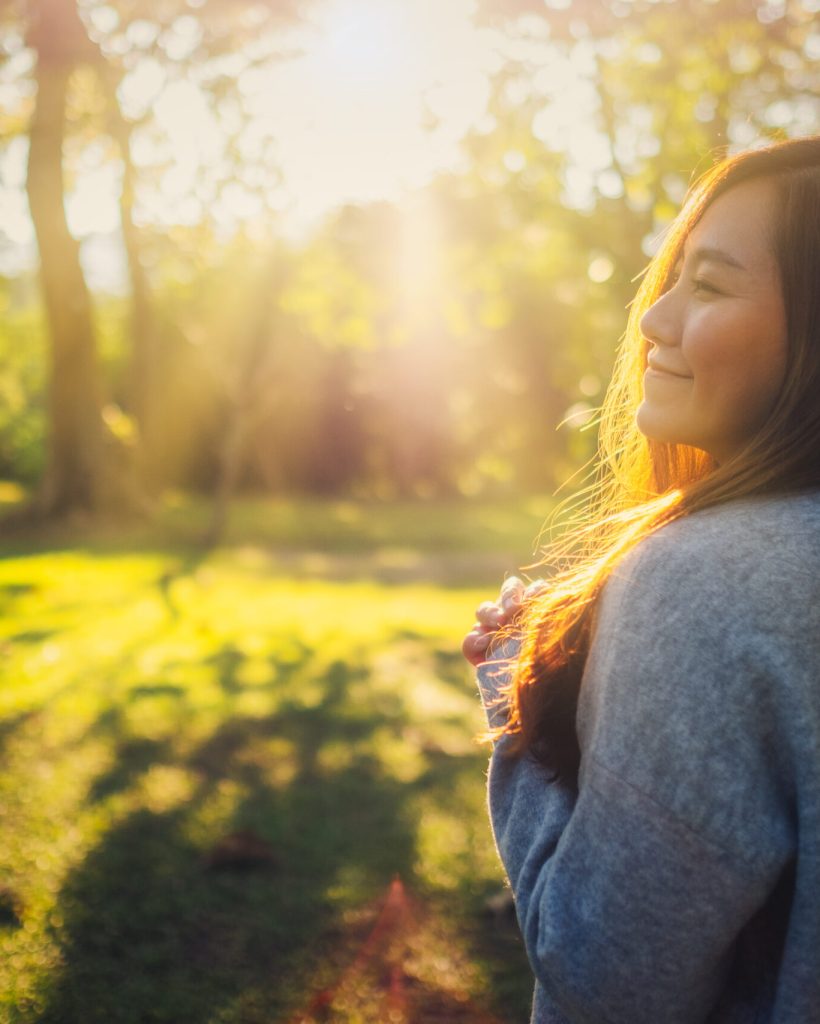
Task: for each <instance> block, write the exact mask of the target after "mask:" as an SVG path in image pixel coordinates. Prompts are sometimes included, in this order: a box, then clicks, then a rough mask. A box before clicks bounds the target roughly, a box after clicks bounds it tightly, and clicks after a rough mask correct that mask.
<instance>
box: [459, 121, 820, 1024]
mask: <svg viewBox="0 0 820 1024" xmlns="http://www.w3.org/2000/svg"><path fill="white" fill-rule="evenodd" d="M601 450H602V459H601V471H600V473H599V475H598V481H599V482H598V484H597V485H596V489H595V493H594V494H593V495H592V497H591V501H590V505H589V508H590V510H591V511H590V513H589V517H588V520H587V523H586V525H584V526H582V527H579V528H578V529H577V530H576V531H575V533H574V534H573V536H572V537H571V538H570V540H569V542H568V543H566V544H565V545H564V547H563V548H562V549H561V551H558V552H557V556H556V552H552V561H553V563H556V562H557V564H553V565H552V566H551V569H552V570H553V572H552V574H551V576H550V579H549V583H548V585H546V586H543V587H542V588H541V589H540V590H539V591H538V592H537V593H534V594H531V595H529V596H527V595H524V596H523V598H522V594H521V585H520V584H519V583H518V581H515V580H513V581H508V584H507V585H506V586H505V589H504V590H503V591H502V595H501V600H500V601H499V602H498V603H497V604H491V603H487V604H485V605H483V606H482V607H481V609H479V622H477V623H476V625H475V626H474V627H473V630H472V631H471V632H470V633H469V634H468V636H467V637H466V639H465V641H464V653H465V655H466V656H467V657H468V659H469V660H470V661H471V662H472V663H473V664H475V665H478V666H479V670H478V680H479V686H480V689H481V693H482V697H483V700H484V703H485V707H486V709H487V713H488V719H489V723H490V727H491V732H490V736H491V737H492V739H493V740H494V749H493V753H492V757H491V762H490V773H489V807H490V816H491V821H492V826H493V831H494V835H495V840H496V845H497V848H498V852H499V855H500V857H501V859H502V862H503V864H504V867H505V870H506V873H507V876H508V878H509V882H510V885H511V887H512V890H513V895H514V897H515V903H516V911H517V914H518V919H519V923H520V926H521V930H522V934H523V937H524V942H525V947H526V950H527V954H528V956H529V959H530V963H531V966H532V969H533V972H534V974H535V977H536V985H535V997H534V1005H533V1017H532V1020H533V1021H535V1022H538V1024H542V1022H565V1021H572V1022H575V1021H583V1022H596V1024H597V1022H609V1024H643V1022H646V1024H677V1022H687V1024H688V1022H695V1021H698V1022H700V1021H709V1022H731V1024H735V1022H743V1024H752V1022H754V1024H762V1022H776V1024H798V1022H799V1024H807V1022H812V1021H820V137H813V138H805V139H800V140H793V141H790V142H785V143H781V144H777V145H772V146H769V147H767V148H764V149H758V150H753V151H749V152H746V153H742V154H739V155H737V156H734V157H731V158H728V159H727V160H725V161H724V162H723V163H721V164H720V165H718V166H717V167H716V168H714V169H713V170H712V171H710V172H708V173H707V174H706V175H705V176H704V177H703V178H701V179H700V180H699V182H697V183H696V184H695V186H693V188H692V189H691V191H690V193H689V195H688V197H687V201H686V203H685V204H684V208H683V210H682V211H681V214H680V215H679V217H678V218H677V220H676V221H675V223H674V225H673V226H672V228H671V230H670V232H669V233H668V235H667V237H666V240H665V242H664V244H663V246H662V248H661V250H660V252H659V253H658V255H657V256H656V257H655V258H654V259H653V261H652V262H651V264H650V265H649V267H648V269H647V272H646V274H645V276H644V279H643V282H642V284H641V287H640V289H639V292H638V295H637V297H636V300H635V302H634V303H633V305H632V307H631V311H630V318H629V324H628V327H627V332H626V335H625V340H624V345H623V348H622V351H621V354H620V357H619V359H618V362H617V366H616V371H615V375H614V379H613V382H612V384H611V386H610V390H609V392H608V395H607V400H606V403H605V407H604V413H603V419H602V428H601ZM520 605H522V607H521V608H520V609H519V606H520ZM513 619H514V620H515V621H514V622H513V623H512V624H510V623H511V620H513ZM488 651H489V652H490V653H487V652H488ZM485 658H487V659H488V660H485Z"/></svg>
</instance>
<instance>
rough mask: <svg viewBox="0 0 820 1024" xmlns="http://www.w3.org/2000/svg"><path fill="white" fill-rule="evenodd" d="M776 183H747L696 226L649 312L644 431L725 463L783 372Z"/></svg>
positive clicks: (769, 401) (754, 426)
mask: <svg viewBox="0 0 820 1024" xmlns="http://www.w3.org/2000/svg"><path fill="white" fill-rule="evenodd" d="M776 200H777V195H776V190H775V188H774V186H773V185H772V183H771V182H770V181H766V180H762V181H750V182H746V183H744V184H742V185H738V186H737V187H736V188H734V189H732V190H731V191H729V192H727V193H725V194H724V195H722V196H721V197H720V198H719V199H716V200H715V202H714V203H713V205H712V206H710V207H709V209H708V210H707V211H706V213H705V214H704V215H703V219H702V220H701V221H700V222H699V223H698V224H697V225H696V226H695V227H694V228H693V230H692V233H691V234H690V235H689V238H688V239H687V242H686V245H685V246H684V254H683V256H682V258H681V260H679V261H678V264H677V266H676V268H675V272H674V275H673V280H672V286H671V287H670V288H669V289H667V290H666V291H665V292H664V294H663V295H662V296H661V297H660V298H659V299H658V300H657V301H656V302H655V303H654V304H653V305H652V306H651V307H650V308H649V309H648V310H647V311H646V312H645V313H644V315H643V318H642V320H641V324H640V327H641V332H642V333H643V335H644V337H645V338H646V339H647V341H648V342H649V344H650V350H649V354H648V357H647V363H648V365H647V369H646V373H645V374H644V400H643V402H642V403H641V405H640V407H639V409H638V413H637V425H638V427H639V428H640V430H641V432H642V433H643V434H645V435H646V436H647V437H651V438H653V439H654V440H656V441H662V442H666V443H671V444H687V445H692V446H693V447H696V448H700V449H702V450H704V451H707V452H708V453H709V454H710V455H711V456H712V457H713V458H714V459H715V460H716V461H717V462H725V461H726V460H727V459H729V458H731V457H732V455H734V454H735V453H737V452H738V451H740V450H741V449H742V448H743V447H744V446H745V445H746V444H747V443H748V442H749V440H750V439H751V438H752V436H753V435H754V434H755V433H756V432H757V431H758V430H759V429H760V427H761V426H762V424H763V423H764V421H765V420H766V418H767V417H768V415H769V413H770V412H771V410H772V408H773V406H774V403H775V400H776V398H777V395H778V393H779V392H780V390H781V388H782V385H783V379H784V376H785V372H786V349H787V345H786V312H785V309H784V308H783V295H782V293H781V288H780V272H779V269H778V266H777V260H776V257H775V254H774V252H773V251H772V238H773V235H774V225H773V220H774V218H775V217H776V216H777V202H776Z"/></svg>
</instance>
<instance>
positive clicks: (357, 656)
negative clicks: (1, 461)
mask: <svg viewBox="0 0 820 1024" xmlns="http://www.w3.org/2000/svg"><path fill="white" fill-rule="evenodd" d="M0 497H2V495H0ZM11 497H13V494H12V495H11ZM549 504H550V503H549V500H548V499H545V500H540V501H539V500H535V499H529V500H526V501H522V502H515V503H514V502H508V503H504V504H497V505H490V504H486V503H479V502H475V503H470V502H457V503H452V504H446V503H406V504H375V503H363V502H337V503H328V502H325V503H321V502H287V501H250V500H249V501H244V502H242V503H240V504H238V505H237V506H236V508H235V509H234V511H233V515H232V520H231V528H230V531H229V533H228V535H227V537H226V540H225V542H224V543H223V544H222V545H221V546H219V547H218V548H211V549H206V548H203V547H201V546H199V545H198V544H197V537H198V535H200V534H201V532H203V531H204V528H205V525H206V522H207V509H206V508H205V507H204V506H203V505H202V504H201V503H199V502H197V501H194V500H191V499H188V498H185V497H177V498H175V499H172V500H169V501H168V503H167V504H166V506H165V507H164V508H163V510H162V512H161V514H160V515H159V517H158V519H157V520H156V521H155V522H153V523H151V524H150V525H139V524H137V525H123V524H120V525H117V524H111V525H109V526H106V527H105V528H101V527H94V528H93V529H92V528H89V527H88V526H87V525H86V526H83V525H81V524H80V525H78V524H75V525H74V526H72V527H71V528H63V529H62V530H52V531H50V533H49V534H48V535H43V534H42V533H35V532H32V533H29V534H26V533H24V532H23V533H21V532H20V531H19V530H18V531H17V532H16V533H15V534H14V536H13V537H12V536H7V537H6V538H5V539H2V540H0V603H2V609H3V615H2V620H1V621H0V630H1V631H2V632H0V648H1V649H2V660H1V661H0V672H1V673H2V680H1V681H0V837H2V841H0V1021H2V1022H3V1024H7V1022H8V1024H34V1022H38V1024H57V1022H60V1024H69V1022H70V1024H73V1022H77V1024H80V1022H82V1024H97V1022H99V1024H117V1022H123V1024H142V1022H149V1021H151V1022H154V1021H155V1022H168V1024H217V1022H220V1024H223V1022H224V1024H240V1022H241V1024H257V1022H259V1024H263V1022H264V1024H277V1022H283V1024H287V1022H296V1021H302V1022H305V1024H307V1022H312V1021H320V1020H326V1021H338V1022H340V1024H341V1022H344V1024H357V1022H362V1024H366V1022H371V1021H373V1022H376V1021H378V1022H382V1021H395V1022H397V1024H417V1022H418V1024H425V1022H436V1021H437V1022H449V1024H458V1022H464V1024H479V1022H483V1024H493V1022H495V1024H505V1022H507V1024H514V1022H520V1021H523V1020H526V1019H527V1015H528V1009H529V1000H530V993H531V979H530V975H529V972H528V969H527V965H526V959H525V956H524V953H523V948H522V946H521V942H520V938H519V936H518V932H517V929H516V926H515V923H514V920H513V918H512V915H511V913H510V912H509V908H506V910H505V908H504V906H503V898H502V899H501V900H500V901H499V895H500V894H503V892H504V884H503V877H502V873H501V869H500V865H499V863H498V859H497V856H496V853H495V850H494V847H493V843H492V838H491V835H490V831H489V825H488V821H487V816H486V809H485V790H484V787H485V781H486V779H485V773H486V765H487V757H488V748H487V747H486V745H482V744H481V743H480V742H478V740H477V736H478V734H479V733H480V732H481V729H482V726H483V724H484V723H483V716H482V712H481V709H480V705H479V701H478V697H477V693H476V690H475V684H474V681H473V678H472V674H471V671H470V669H469V667H468V666H467V665H466V663H464V662H463V659H462V658H461V656H460V654H459V646H460V640H461V636H462V635H463V633H464V632H465V630H466V629H467V628H468V627H469V625H470V624H471V622H472V617H473V610H474V608H475V606H476V604H477V603H478V602H479V601H480V600H483V599H484V598H486V597H488V596H492V595H493V594H494V592H495V591H496V589H497V587H498V584H499V582H500V580H501V579H503V577H504V575H505V574H508V573H510V572H513V571H515V570H516V569H517V568H519V567H520V566H522V565H525V564H527V562H528V561H531V560H532V556H533V551H534V545H535V542H536V539H537V537H538V534H539V530H540V528H541V526H542V524H543V521H544V519H545V517H546V515H547V512H548V511H549Z"/></svg>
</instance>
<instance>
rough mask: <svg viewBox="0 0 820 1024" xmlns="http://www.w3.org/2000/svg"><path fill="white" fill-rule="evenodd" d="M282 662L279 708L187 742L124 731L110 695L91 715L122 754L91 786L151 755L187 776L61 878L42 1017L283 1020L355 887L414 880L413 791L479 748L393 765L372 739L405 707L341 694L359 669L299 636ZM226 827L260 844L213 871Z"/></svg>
mask: <svg viewBox="0 0 820 1024" xmlns="http://www.w3.org/2000/svg"><path fill="white" fill-rule="evenodd" d="M241 661H242V654H241V652H239V651H238V650H237V649H235V648H233V647H225V648H224V649H222V650H221V651H219V652H217V654H216V655H215V657H214V658H213V662H212V664H213V667H214V669H215V671H216V672H218V674H219V678H220V681H221V684H222V687H223V692H225V693H226V694H232V693H236V692H237V691H238V690H239V689H241V683H240V681H239V679H238V670H239V668H240V665H241ZM276 667H277V672H276V676H275V679H272V681H271V683H270V686H271V687H272V688H277V689H279V688H282V687H285V686H286V687H287V689H283V690H282V700H281V701H280V703H279V705H278V710H277V712H276V714H275V715H273V716H270V717H265V718H253V717H248V716H234V717H230V718H227V719H226V720H224V721H223V722H222V724H221V725H220V726H219V727H218V728H217V729H216V730H215V731H214V732H213V733H212V734H211V735H210V736H209V737H207V738H206V739H205V740H204V741H203V742H201V743H199V744H198V745H197V746H196V747H195V749H193V750H188V752H187V753H186V754H185V755H184V757H181V756H180V755H179V753H178V752H176V751H175V749H174V746H173V743H172V742H171V741H167V742H166V741H162V742H153V741H148V740H144V739H143V740H137V739H134V738H133V737H129V736H128V735H127V732H126V728H125V726H124V724H123V719H122V717H121V716H120V715H118V714H117V710H116V709H111V711H110V712H109V713H108V715H107V716H104V718H102V719H100V720H98V729H99V730H102V731H107V732H108V733H109V734H110V735H111V736H112V737H113V738H114V742H115V744H116V751H117V758H116V763H115V765H114V766H113V767H112V768H111V769H110V770H109V771H107V772H106V773H105V774H104V775H103V776H101V777H100V778H98V779H97V780H96V782H95V783H94V785H93V787H92V791H91V799H92V800H97V801H102V800H104V799H106V798H107V797H108V796H111V795H113V794H116V793H122V792H125V791H126V790H128V789H129V788H130V787H131V786H132V784H134V783H135V782H136V781H137V780H138V778H139V777H140V776H141V775H142V774H143V773H144V772H145V771H146V770H148V769H149V768H150V767H151V766H153V765H155V764H166V765H171V764H173V765H175V766H177V767H178V768H181V769H183V770H184V771H185V772H187V773H188V774H189V775H190V776H191V777H192V778H193V779H194V780H195V783H194V791H193V793H192V794H191V795H190V797H189V798H188V799H186V800H185V802H184V804H182V805H181V806H175V807H173V808H171V809H168V810H164V811H161V812H153V813H152V812H151V811H149V810H147V809H145V808H140V809H138V810H135V811H132V812H131V813H130V814H128V815H127V816H126V817H125V818H124V819H121V820H119V821H118V822H117V823H116V824H115V825H114V826H113V827H112V828H111V829H110V830H109V831H108V832H106V833H105V835H104V837H103V839H102V841H101V842H100V843H99V845H98V846H97V847H96V848H95V849H94V850H93V851H92V852H91V853H90V855H89V856H88V857H87V858H86V859H85V860H84V861H83V862H82V863H81V864H80V865H79V866H78V868H77V869H76V870H75V871H74V873H73V874H72V875H70V876H69V878H68V879H67V880H66V882H65V884H64V886H63V889H62V891H61V894H60V900H59V904H60V911H61V917H62V923H61V924H60V925H59V926H58V930H57V931H56V932H55V940H56V941H57V943H58V945H59V947H60V958H61V963H62V970H61V973H60V974H59V976H57V977H56V978H55V979H54V982H53V985H52V987H51V989H50V991H49V992H48V994H47V1001H46V1005H45V1006H44V1007H43V1008H42V1010H41V1011H40V1012H39V1013H38V1016H37V1021H38V1024H74V1022H76V1024H80V1022H82V1024H96V1022H99V1024H103V1022H104V1024H118V1022H122V1024H142V1022H147V1021H151V1022H168V1024H181V1022H184V1024H205V1022H216V1021H220V1022H222V1021H224V1022H237V1024H238V1022H242V1024H256V1022H259V1024H263V1022H264V1024H276V1022H277V1021H285V1020H287V1019H288V1016H289V1015H290V1014H291V1013H293V1012H294V1011H295V1010H296V1009H297V1008H298V1007H301V1006H303V1005H305V1004H306V1002H307V1000H308V999H309V997H310V995H311V993H312V990H313V988H314V987H315V986H318V985H319V984H321V983H327V981H328V978H327V977H326V976H325V977H320V979H319V980H318V981H317V974H316V971H317V969H319V974H320V975H321V970H320V968H321V961H320V962H319V964H318V965H317V950H319V949H321V948H323V946H326V945H327V943H328V942H332V941H333V936H334V935H336V936H342V935H343V934H344V927H343V924H342V917H343V911H344V904H345V900H347V901H348V904H349V902H350V900H351V899H352V898H353V897H351V895H350V892H354V893H357V894H358V893H363V894H364V893H366V894H367V896H366V899H373V898H374V897H377V896H378V895H379V894H380V893H381V892H382V891H383V890H384V889H385V887H386V886H387V885H388V884H389V883H390V880H391V879H392V878H393V877H395V876H396V875H399V876H400V877H401V878H403V879H404V880H405V882H406V883H408V884H409V885H410V886H411V887H415V886H418V887H419V888H421V887H422V886H423V884H424V883H423V880H422V879H418V878H417V877H416V864H417V835H416V830H417V822H415V821H414V819H413V813H412V811H411V808H410V801H411V800H412V799H413V797H414V796H415V795H416V794H417V793H418V792H419V790H420V789H421V790H425V789H427V788H429V787H430V786H431V785H434V786H436V787H440V788H441V790H442V792H443V793H447V792H450V791H454V789H455V783H456V782H457V780H458V778H459V777H460V775H461V774H462V773H464V772H465V771H475V770H476V769H475V765H474V764H473V762H472V760H471V759H465V758H458V757H451V758H441V757H436V756H434V754H430V755H429V756H428V755H425V757H426V770H424V771H422V772H421V774H420V775H419V776H418V777H417V778H416V779H415V781H412V782H409V783H408V782H402V781H399V780H398V779H397V778H395V777H393V776H392V775H391V774H390V773H389V772H388V771H387V770H386V768H385V766H384V764H383V763H382V761H381V760H380V759H379V757H378V756H376V755H375V754H374V752H373V751H374V749H375V747H374V742H375V740H376V734H377V732H378V733H380V735H381V736H382V740H381V742H383V741H384V740H383V735H384V732H385V729H387V731H388V732H389V730H390V729H391V728H395V730H396V732H397V734H398V733H399V732H400V730H401V727H402V723H401V721H399V720H398V719H397V720H396V721H393V722H391V721H389V720H386V718H385V714H384V712H383V711H382V710H380V709H379V708H378V706H377V705H376V704H375V703H373V704H370V703H368V702H367V701H366V700H365V701H364V702H354V701H353V700H352V699H351V694H350V690H351V687H352V686H354V685H355V684H356V683H357V682H360V681H361V680H363V679H365V678H366V677H367V670H366V669H365V668H363V667H361V666H358V665H351V664H350V663H348V662H345V661H335V662H333V663H332V664H330V665H329V666H324V667H323V668H319V666H318V665H317V664H316V663H315V660H314V652H312V651H311V650H310V649H309V648H307V647H304V646H303V647H302V648H301V649H300V651H299V652H297V653H296V656H295V657H293V658H292V659H290V660H289V661H287V662H286V663H284V664H283V665H281V666H276ZM280 669H281V671H280ZM308 679H309V681H310V684H311V686H313V687H314V688H315V687H316V683H317V681H318V682H319V683H320V688H319V698H318V700H313V701H312V702H311V704H310V706H307V705H306V704H305V703H304V702H303V701H301V700H300V698H299V685H300V683H302V682H307V681H308ZM142 690H143V691H145V692H146V693H147V692H148V691H149V690H150V692H151V693H160V696H163V695H165V693H166V691H167V690H168V687H165V686H163V685H162V684H157V685H156V686H153V687H143V688H142ZM357 692H358V691H357ZM137 696H139V694H138V695H137ZM339 751H342V752H343V754H344V756H343V758H342V760H341V761H339V762H334V761H333V758H332V757H329V754H333V755H334V756H338V754H339ZM468 760H469V764H468V763H466V761H468ZM226 794H228V796H226ZM229 794H233V797H229ZM229 798H230V799H232V800H233V804H232V806H231V807H230V808H229V809H228V811H227V812H225V813H223V814H221V816H220V815H217V816H216V818H214V817H213V815H214V812H213V810H212V809H213V807H214V806H216V805H219V803H220V801H224V800H226V799H229ZM226 834H234V835H237V834H241V835H252V836H253V837H255V839H256V840H258V841H259V842H260V843H262V844H264V846H265V848H266V849H269V850H270V856H269V857H267V858H266V859H265V860H264V861H261V860H256V861H248V862H247V863H246V864H244V865H242V864H240V865H234V867H233V869H230V870H215V868H214V861H213V858H212V857H210V856H209V852H210V851H211V850H212V849H213V847H214V844H218V842H219V841H220V839H222V838H224V836H225V835H226ZM203 837H204V838H203ZM340 887H341V889H342V890H344V889H345V887H347V895H342V896H341V897H340V895H339V890H340ZM336 952H337V954H338V949H337V950H336ZM355 952H356V950H355V949H350V950H349V951H348V950H343V951H342V959H344V957H346V956H349V958H352V956H353V955H355ZM482 955H484V954H483V953H482Z"/></svg>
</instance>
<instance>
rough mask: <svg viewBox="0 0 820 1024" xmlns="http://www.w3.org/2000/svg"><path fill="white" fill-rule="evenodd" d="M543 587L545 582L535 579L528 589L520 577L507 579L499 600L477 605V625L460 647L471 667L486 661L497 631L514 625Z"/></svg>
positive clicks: (475, 624)
mask: <svg viewBox="0 0 820 1024" xmlns="http://www.w3.org/2000/svg"><path fill="white" fill-rule="evenodd" d="M543 586H544V581H543V580H535V581H534V582H533V583H531V584H530V585H529V586H525V585H524V583H523V582H522V581H521V580H520V579H519V578H518V577H517V576H510V577H509V578H508V579H506V580H504V583H503V585H502V587H501V592H500V594H499V595H498V599H497V600H496V601H483V602H482V603H481V604H480V605H479V606H478V608H477V609H476V613H475V615H476V622H475V623H474V625H473V628H472V629H471V630H470V632H469V633H468V634H467V636H465V637H464V642H463V643H462V645H461V653H462V654H463V655H464V657H465V658H466V659H467V661H469V662H470V664H471V665H474V666H476V667H478V666H479V665H480V664H482V662H485V661H486V660H487V656H488V654H489V650H490V645H491V644H492V641H493V637H494V636H495V634H496V633H497V632H498V630H499V629H501V628H502V627H504V626H508V625H509V624H510V623H511V622H515V620H516V619H517V618H518V615H519V613H520V612H521V609H522V608H523V606H524V602H525V601H526V599H527V598H528V597H532V595H533V594H536V593H537V592H538V591H539V590H541V589H542V587H543Z"/></svg>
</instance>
